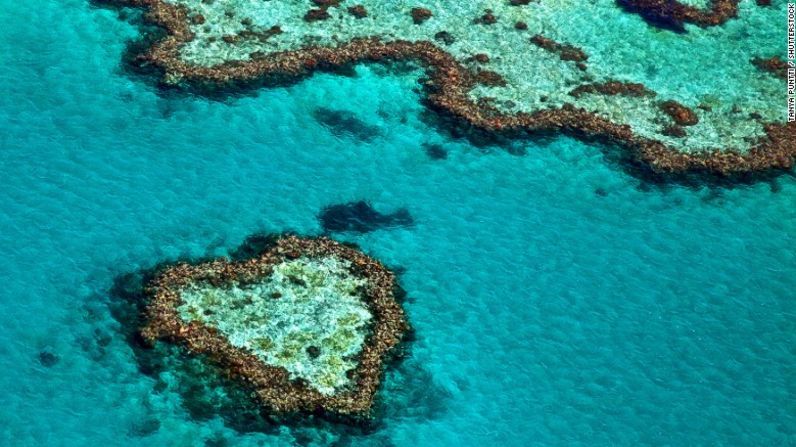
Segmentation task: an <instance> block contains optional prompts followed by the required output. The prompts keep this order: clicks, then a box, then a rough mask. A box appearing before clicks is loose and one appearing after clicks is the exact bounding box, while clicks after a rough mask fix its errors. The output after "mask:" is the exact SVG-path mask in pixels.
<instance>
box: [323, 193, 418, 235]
mask: <svg viewBox="0 0 796 447" xmlns="http://www.w3.org/2000/svg"><path fill="white" fill-rule="evenodd" d="M318 220H319V221H320V222H321V226H322V227H323V230H324V231H328V232H344V231H350V232H354V233H369V232H371V231H375V230H379V229H382V228H392V227H400V226H409V225H413V224H414V219H413V218H412V216H411V215H410V214H409V211H408V210H407V209H406V208H401V209H398V210H396V211H394V212H392V213H386V214H385V213H380V212H379V211H377V210H376V209H374V208H373V207H372V206H371V205H370V204H369V203H368V202H365V201H364V200H360V201H357V202H350V203H343V204H339V205H330V206H327V207H324V208H323V210H321V212H320V214H319V215H318Z"/></svg>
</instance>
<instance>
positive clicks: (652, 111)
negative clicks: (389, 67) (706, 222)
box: [105, 0, 796, 175]
mask: <svg viewBox="0 0 796 447" xmlns="http://www.w3.org/2000/svg"><path fill="white" fill-rule="evenodd" d="M105 1H108V2H110V3H113V4H117V5H119V4H121V5H128V6H136V7H144V8H146V9H147V11H148V12H147V14H146V17H147V18H148V20H149V22H151V23H154V24H157V25H159V26H161V27H162V28H164V29H165V31H166V32H165V35H164V37H162V38H161V39H159V40H157V41H156V42H155V43H154V44H153V45H152V46H151V47H150V48H149V49H148V50H146V51H145V52H144V53H143V54H140V55H139V56H138V57H137V63H138V64H139V65H142V66H150V67H156V68H157V69H159V70H160V71H161V72H162V73H163V74H164V77H163V79H164V81H165V82H166V83H168V84H173V85H178V86H192V85H199V86H225V85H232V84H236V83H238V82H255V81H258V80H262V79H265V78H268V79H271V78H275V79H282V78H286V79H295V78H298V77H301V76H305V75H307V74H310V73H312V72H313V71H315V70H320V69H336V68H337V69H339V68H342V67H347V66H350V65H351V64H355V63H359V62H394V61H399V60H412V61H414V62H417V63H419V64H420V65H421V66H423V67H425V68H426V73H427V77H426V78H424V79H423V85H424V88H425V92H426V102H427V104H428V105H429V106H430V107H431V108H433V109H434V110H436V111H439V112H441V113H442V114H444V115H446V116H450V117H453V118H455V119H456V120H461V121H463V122H466V123H468V124H469V125H471V126H473V127H474V128H475V129H478V130H480V131H487V132H490V133H494V134H505V135H509V136H513V135H523V134H526V133H549V132H563V133H567V134H570V135H574V136H576V137H579V138H582V139H588V140H595V139H596V140H598V141H603V142H608V143H612V144H618V145H620V146H621V147H624V148H625V149H627V150H629V151H630V153H631V154H632V157H633V158H634V160H636V161H639V162H642V163H644V164H645V165H646V166H649V167H650V168H651V169H652V170H653V171H655V172H659V173H679V172H683V171H707V172H711V173H715V174H721V175H733V174H740V173H745V172H748V171H761V170H766V169H772V168H776V169H789V168H791V167H792V166H793V163H794V157H796V123H786V122H785V120H786V110H785V107H783V105H782V96H783V92H784V91H785V85H784V83H783V82H782V80H781V79H779V78H778V77H777V76H767V75H766V76H761V75H760V70H759V69H758V66H761V63H749V61H752V60H754V58H756V57H758V56H759V55H760V54H767V55H771V54H773V55H774V56H772V57H775V56H777V55H778V53H779V52H782V51H783V49H782V48H780V46H781V45H780V40H781V38H780V34H781V33H780V31H778V30H776V29H775V28H776V27H775V26H773V25H771V24H772V23H777V20H780V19H782V20H784V17H785V2H770V3H771V4H770V5H769V4H768V3H769V2H755V1H752V0H743V1H737V0H681V1H673V0H672V1H669V0H666V1H662V0H622V1H616V0H597V1H592V2H582V1H577V0H555V1H554V0H538V1H508V0H482V1H473V2H453V1H445V2H428V1H418V2H404V1H400V2H397V3H395V2H384V1H383V0H362V1H357V2H348V1H344V0H335V1H331V0H330V1H309V0H272V1H267V2H263V1H254V0H235V1H219V0H105ZM636 13H638V14H643V15H644V16H645V17H646V18H650V17H652V18H654V19H655V20H657V21H659V22H660V21H664V22H665V21H669V22H671V23H673V24H676V25H677V26H678V27H682V28H683V29H684V30H687V31H688V32H687V33H671V32H668V31H661V30H659V29H657V27H655V26H650V25H649V24H647V23H646V22H644V21H643V20H642V19H641V18H638V17H639V16H638V15H637V14H636ZM612 23H616V24H617V25H616V26H617V27H618V28H617V29H613V27H612V26H611V24H612ZM772 60H776V59H772ZM769 65H770V63H766V64H765V65H764V66H765V67H768V66H769ZM775 69H777V68H776V67H775ZM318 118H319V119H320V120H321V121H327V122H329V123H331V124H329V125H330V128H333V129H334V128H336V127H340V126H337V125H338V124H340V123H343V124H345V123H346V122H348V123H349V124H351V123H353V121H352V120H349V119H346V117H345V116H336V115H334V114H331V115H330V114H328V113H325V114H324V113H321V114H320V116H318ZM346 127H347V126H346ZM366 133H367V132H366Z"/></svg>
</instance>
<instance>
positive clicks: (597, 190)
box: [594, 188, 608, 197]
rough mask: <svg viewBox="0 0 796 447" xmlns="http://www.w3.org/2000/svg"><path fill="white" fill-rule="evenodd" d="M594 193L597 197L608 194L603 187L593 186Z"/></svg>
mask: <svg viewBox="0 0 796 447" xmlns="http://www.w3.org/2000/svg"><path fill="white" fill-rule="evenodd" d="M594 194H595V195H597V196H598V197H605V196H607V195H608V191H606V189H605V188H595V190H594Z"/></svg>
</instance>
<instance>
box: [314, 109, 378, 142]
mask: <svg viewBox="0 0 796 447" xmlns="http://www.w3.org/2000/svg"><path fill="white" fill-rule="evenodd" d="M312 115H313V116H314V117H315V119H316V120H317V121H318V122H319V123H321V124H322V125H323V126H324V127H326V128H327V129H329V131H330V132H332V134H333V135H335V136H338V137H345V136H350V137H353V138H356V139H357V140H360V141H364V142H370V141H373V140H374V139H375V138H376V137H378V136H379V135H381V130H380V129H379V127H378V126H374V125H371V124H368V123H366V122H364V121H362V120H361V119H359V118H357V116H356V115H355V114H354V113H352V112H349V111H347V110H334V109H328V108H326V107H319V108H317V109H315V111H314V112H313V113H312Z"/></svg>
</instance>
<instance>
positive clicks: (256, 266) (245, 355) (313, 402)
mask: <svg viewBox="0 0 796 447" xmlns="http://www.w3.org/2000/svg"><path fill="white" fill-rule="evenodd" d="M396 287H397V286H396V284H395V277H394V275H393V274H392V273H391V272H389V271H388V270H387V269H386V268H385V267H384V266H382V265H381V264H380V263H379V262H377V261H375V260H373V259H371V258H369V257H367V256H365V255H364V254H362V253H361V252H359V251H357V250H355V249H353V248H350V247H347V246H343V245H341V244H339V243H337V242H334V241H332V240H330V239H326V238H317V239H303V238H298V237H296V236H287V237H284V238H281V239H278V240H276V242H274V245H273V246H271V247H270V248H268V249H267V250H266V251H264V252H262V253H261V254H259V255H258V256H257V257H254V258H251V259H248V260H245V261H240V262H233V261H227V260H223V259H222V260H216V261H211V262H206V263H201V264H196V265H191V264H177V265H174V266H171V267H168V268H166V269H164V270H162V271H161V272H160V273H159V274H158V275H157V276H156V277H155V278H154V279H153V280H152V281H151V283H150V284H149V286H148V288H147V293H148V295H149V296H150V301H149V303H148V305H147V307H146V311H145V316H146V318H145V320H146V321H145V324H144V326H143V327H142V328H141V332H140V333H141V336H142V339H143V340H145V342H147V343H155V342H156V341H157V340H164V341H168V342H171V343H174V344H178V345H181V346H184V347H185V349H187V350H188V351H189V352H191V353H194V354H202V355H205V356H207V357H208V358H209V359H211V360H212V361H213V362H214V363H215V364H216V365H217V366H218V367H220V368H221V369H222V370H223V371H224V373H225V374H226V375H227V376H228V377H230V378H233V379H235V380H236V381H238V382H239V383H241V384H243V385H245V386H247V387H249V388H251V389H252V390H253V395H254V396H256V397H257V398H258V399H259V401H260V402H261V403H262V404H263V405H264V406H265V407H266V408H267V409H268V410H269V411H271V412H273V413H275V414H280V415H284V414H291V413H297V412H316V411H318V410H322V411H324V412H328V413H330V414H335V415H338V416H345V417H352V418H367V417H369V416H370V410H371V408H372V405H373V399H374V396H375V393H376V391H377V389H378V386H379V383H380V380H381V374H382V365H383V362H384V361H385V360H386V358H387V357H388V355H389V354H390V353H391V351H393V349H394V348H395V347H396V346H397V345H398V344H399V343H400V341H401V339H402V337H403V336H404V333H405V332H406V330H407V329H408V325H407V323H406V319H405V316H404V312H403V310H402V309H401V307H400V305H399V304H398V303H397V301H396V299H395V295H394V291H395V290H396Z"/></svg>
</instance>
